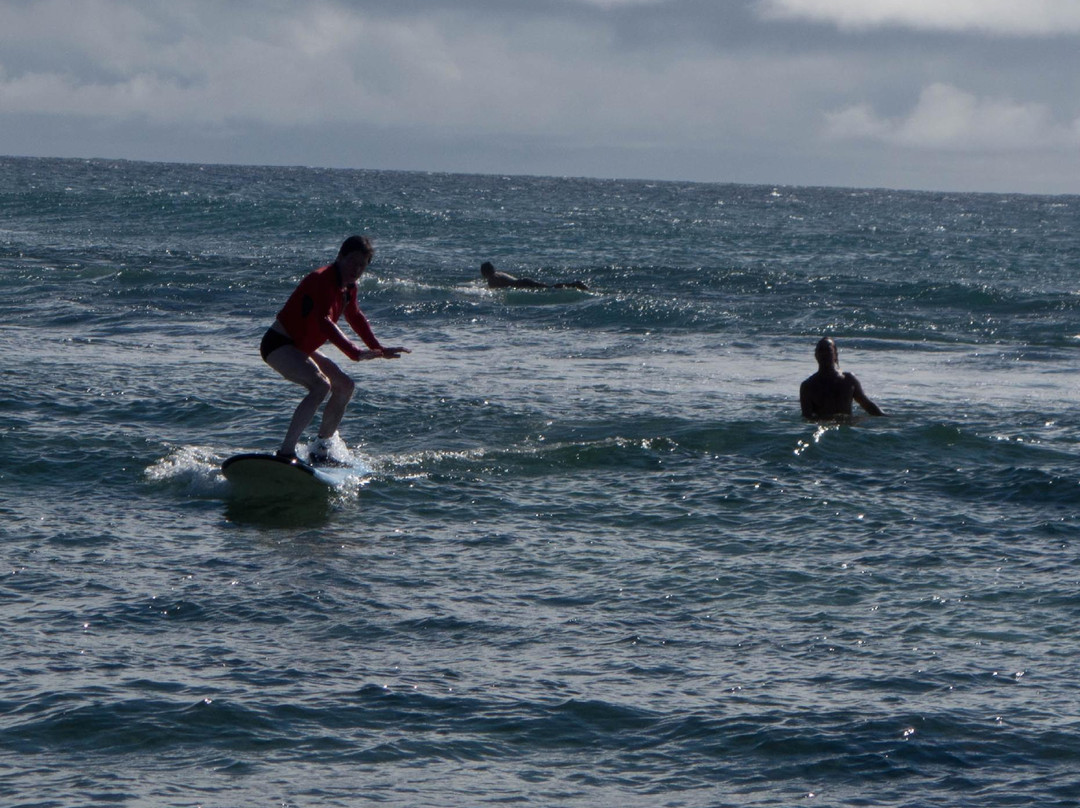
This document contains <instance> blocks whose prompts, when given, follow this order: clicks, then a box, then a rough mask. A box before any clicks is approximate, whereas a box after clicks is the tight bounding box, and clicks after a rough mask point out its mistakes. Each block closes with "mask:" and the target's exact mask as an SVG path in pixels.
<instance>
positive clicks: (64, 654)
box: [0, 158, 1080, 808]
mask: <svg viewBox="0 0 1080 808" xmlns="http://www.w3.org/2000/svg"><path fill="white" fill-rule="evenodd" d="M354 232H363V233H367V234H369V235H371V236H372V238H373V239H374V241H375V244H376V249H377V251H378V252H377V257H376V260H375V263H374V264H373V265H372V268H371V270H370V271H369V274H368V275H366V276H365V278H364V279H363V280H362V282H361V290H360V300H361V307H362V308H363V309H364V310H365V312H366V313H367V315H368V317H369V318H370V320H371V321H372V325H373V327H374V330H375V333H376V334H377V335H378V336H379V337H380V339H382V340H383V341H384V342H385V343H387V344H392V345H397V344H400V345H405V346H407V347H410V348H411V349H412V350H413V353H412V354H411V355H409V356H406V357H403V358H401V359H400V360H397V361H394V362H386V361H377V362H365V363H361V364H357V365H352V364H350V363H348V362H347V360H345V359H344V358H342V362H343V364H344V365H345V366H347V368H348V370H349V371H350V372H351V373H352V375H353V376H354V378H355V379H356V380H357V382H358V389H357V396H356V398H355V399H354V401H353V403H352V404H351V405H350V408H349V411H348V413H347V415H346V418H345V421H344V423H343V425H342V430H341V436H342V438H343V439H344V440H345V441H346V442H347V443H348V445H349V447H350V448H351V449H352V450H353V451H354V452H356V453H357V454H359V455H360V456H361V457H362V458H363V459H364V461H365V462H366V463H367V464H368V465H369V466H370V468H371V473H370V474H369V475H366V476H364V477H363V478H362V479H357V480H356V481H355V484H353V485H350V486H347V487H346V488H344V489H342V490H341V491H339V492H337V493H336V494H334V495H333V496H331V497H329V498H328V499H327V500H325V501H322V500H318V501H311V500H306V501H300V502H293V501H289V500H288V499H284V500H275V501H274V502H258V501H252V500H251V499H250V498H241V497H237V496H236V495H235V494H234V493H232V492H231V491H230V489H229V486H228V484H227V483H226V482H225V481H224V479H223V478H222V477H221V476H220V473H219V466H220V463H221V461H222V460H223V459H224V458H226V457H228V456H229V455H231V454H234V453H237V452H241V451H272V450H273V449H275V448H276V447H277V445H278V443H279V441H280V439H281V437H282V435H283V433H284V431H285V427H286V425H287V423H288V418H289V416H290V414H291V412H292V409H293V407H294V406H295V405H296V403H297V402H298V401H299V399H300V389H299V388H297V387H295V386H292V385H290V384H288V383H287V382H285V381H284V380H282V379H281V378H280V377H278V376H276V374H274V373H273V372H272V371H271V370H270V369H269V368H267V367H266V366H265V365H264V364H263V363H262V362H261V360H260V359H259V356H258V342H259V338H260V336H261V334H262V332H263V331H264V330H265V329H266V327H267V326H268V325H269V323H270V321H271V320H272V318H273V316H274V313H275V312H276V311H277V309H278V308H279V307H280V305H281V303H282V302H283V301H284V299H285V297H286V296H287V295H288V293H289V292H290V291H291V289H292V287H293V285H294V284H295V283H296V282H297V281H298V280H299V279H300V278H301V277H302V276H303V275H304V274H306V273H307V272H308V271H310V270H311V269H314V268H316V267H317V266H319V265H321V264H324V263H327V262H328V261H330V260H331V259H332V258H333V254H334V252H335V250H336V248H337V246H338V244H340V242H341V240H342V239H343V238H344V237H345V236H347V235H349V234H350V233H354ZM482 261H492V262H493V263H494V264H495V265H496V266H497V267H498V268H500V269H502V270H505V271H507V272H511V273H513V274H517V275H529V276H532V277H535V278H538V279H540V280H546V281H560V280H576V279H579V280H582V281H584V282H585V283H586V284H588V286H589V287H590V291H589V292H587V293H583V292H578V291H574V290H559V291H554V290H553V291H492V290H488V289H486V288H485V287H483V286H482V285H481V283H480V276H479V266H480V263H481V262H482ZM1078 270H1080V198H1078V197H1037V196H994V195H971V194H959V195H958V194H941V193H900V192H891V191H883V190H845V189H820V188H790V187H777V188H774V187H752V186H736V185H705V184H677V183H647V182H630V181H626V182H616V181H594V180H585V179H552V178H526V177H499V176H464V175H442V174H438V175H433V174H423V173H391V172H368V171H340V170H316V169H305V168H251V167H246V168H243V167H229V166H197V165H164V164H141V163H126V162H110V161H89V162H87V161H74V160H42V159H13V158H3V159H0V355H2V357H3V358H2V359H0V533H2V536H3V558H4V565H3V567H2V572H3V581H2V583H0V609H2V615H3V630H2V636H3V641H2V643H0V804H3V805H5V806H11V807H13V808H14V807H16V806H18V807H20V808H22V807H26V806H112V805H116V806H158V805H160V806H207V807H209V806H254V805H266V806H270V805H276V806H305V807H306V806H355V805H360V804H380V805H386V806H400V807H401V808H405V807H406V806H408V808H417V807H418V806H463V805H505V804H528V805H538V806H575V807H579V808H585V806H589V808H592V807H593V806H619V808H626V807H627V806H649V807H650V808H651V807H653V806H691V807H696V806H703V807H704V806H787V805H808V806H1020V805H1023V806H1028V805H1039V806H1066V805H1068V806H1073V805H1078V804H1080V665H1078V664H1077V651H1078V642H1080V641H1078V637H1080V556H1078V551H1080V541H1078V509H1080V408H1078V406H1077V400H1078V392H1080V390H1078V375H1077V370H1078V360H1080V294H1078V293H1080V273H1078ZM826 334H827V335H830V336H832V337H834V338H835V339H836V341H837V344H838V346H839V349H840V362H841V366H842V367H843V369H845V370H848V371H852V372H854V373H855V374H856V375H857V376H858V377H859V379H860V380H861V382H862V384H863V387H864V389H865V390H866V392H867V393H868V394H869V396H870V397H871V398H872V399H874V400H875V401H876V402H877V403H878V404H879V405H880V406H881V407H882V408H883V409H884V410H885V411H886V412H887V413H888V414H889V417H887V418H880V419H869V418H867V419H862V420H858V421H856V422H855V423H853V424H845V425H837V424H831V425H824V426H822V425H817V424H813V423H808V422H804V421H803V420H802V419H801V418H800V416H799V408H798V401H797V397H798V386H799V383H800V382H801V381H802V379H803V378H805V377H806V376H807V375H809V374H810V373H812V372H813V371H814V370H815V365H814V360H813V348H814V344H815V343H816V341H817V340H818V339H819V338H820V337H821V336H822V335H826ZM327 351H328V353H333V354H334V355H335V356H339V355H338V354H336V351H335V349H333V348H328V349H327ZM311 436H313V432H309V437H311Z"/></svg>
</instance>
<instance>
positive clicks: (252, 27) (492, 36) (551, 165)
mask: <svg viewBox="0 0 1080 808" xmlns="http://www.w3.org/2000/svg"><path fill="white" fill-rule="evenodd" d="M0 154H5V155H32V156H60V157H110V158H128V159H137V160H162V161H182V162H212V163H261V164H289V165H311V166H330V167H349V168H389V169H406V170H420V171H451V172H479V173H496V174H499V173H502V174H544V175H556V176H591V177H622V178H644V179H679V180H696V181H706V182H743V183H763V184H785V185H833V186H857V187H889V188H920V189H932V190H959V191H968V190H971V191H1020V192H1034V193H1074V194H1075V193H1080V0H308V1H306V2H301V1H300V0H294V1H292V2H289V1H288V0H0Z"/></svg>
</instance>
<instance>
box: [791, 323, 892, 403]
mask: <svg viewBox="0 0 1080 808" xmlns="http://www.w3.org/2000/svg"><path fill="white" fill-rule="evenodd" d="M814 357H815V358H816V359H817V363H818V371H817V373H815V374H814V375H813V376H811V377H810V378H808V379H807V380H806V381H804V382H803V383H802V385H801V386H800V387H799V403H800V404H801V405H802V414H803V418H810V419H813V420H821V419H826V418H838V417H839V418H844V417H847V418H850V417H851V410H852V407H851V403H852V401H857V402H859V406H860V407H862V408H863V409H864V410H866V411H867V412H868V413H870V414H871V415H884V414H885V413H883V412H882V411H881V408H880V407H878V405H877V404H875V403H874V402H873V401H871V400H870V398H869V397H868V396H867V395H866V393H864V392H863V389H862V385H861V384H859V380H858V379H856V378H855V375H854V374H853V373H844V372H842V371H841V370H840V360H839V359H838V357H837V353H836V343H835V342H833V341H832V340H831V339H829V338H828V337H822V338H821V340H819V341H818V344H817V347H816V348H815V349H814Z"/></svg>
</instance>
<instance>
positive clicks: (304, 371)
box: [266, 345, 341, 455]
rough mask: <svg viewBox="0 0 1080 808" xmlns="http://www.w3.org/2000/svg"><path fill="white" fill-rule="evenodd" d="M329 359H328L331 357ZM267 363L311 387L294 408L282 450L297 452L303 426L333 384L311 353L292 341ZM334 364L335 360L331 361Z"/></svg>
mask: <svg viewBox="0 0 1080 808" xmlns="http://www.w3.org/2000/svg"><path fill="white" fill-rule="evenodd" d="M324 358H325V357H324ZM326 361H327V362H329V361H330V360H326ZM266 364H268V365H269V366H270V367H272V368H273V369H274V370H276V371H277V372H278V373H280V374H281V375H282V376H284V377H285V378H286V379H288V380H289V381H290V382H295V383H296V384H299V385H300V386H301V387H303V388H305V389H306V390H307V391H308V394H307V395H306V396H304V399H303V401H301V402H300V404H299V405H297V407H296V411H295V412H293V417H292V421H291V422H290V423H289V430H288V432H286V433H285V440H284V441H282V444H281V453H282V454H285V455H294V454H296V443H297V441H299V440H300V436H301V435H303V434H304V430H305V429H307V426H308V424H310V423H311V420H312V419H313V418H314V417H315V412H316V411H317V410H318V409H319V405H320V404H321V403H322V401H323V399H324V398H326V395H327V394H328V393H329V392H330V390H331V388H332V384H331V382H330V379H329V378H327V377H326V375H325V374H324V373H323V372H322V370H321V369H320V368H319V365H318V364H317V363H316V362H315V361H314V359H313V357H310V356H308V355H307V354H305V353H304V352H303V351H301V350H299V349H298V348H295V347H293V346H292V345H285V346H282V347H281V348H278V349H277V350H276V351H274V352H273V353H272V354H270V355H269V356H268V357H267V358H266ZM331 364H333V363H332V362H331ZM338 372H339V373H340V372H341V371H338ZM339 420H340V418H339Z"/></svg>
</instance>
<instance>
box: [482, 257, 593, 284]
mask: <svg viewBox="0 0 1080 808" xmlns="http://www.w3.org/2000/svg"><path fill="white" fill-rule="evenodd" d="M480 274H481V275H483V276H484V280H486V281H487V285H488V288H490V289H580V290H581V291H582V292H587V291H589V287H588V286H586V285H585V284H583V283H582V282H581V281H570V282H569V283H541V282H540V281H536V280H533V279H532V278H515V277H514V276H513V275H509V274H507V273H505V272H500V271H498V270H497V269H495V267H494V266H493V265H492V263H491V262H490V261H485V262H484V263H482V264H481V265H480Z"/></svg>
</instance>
